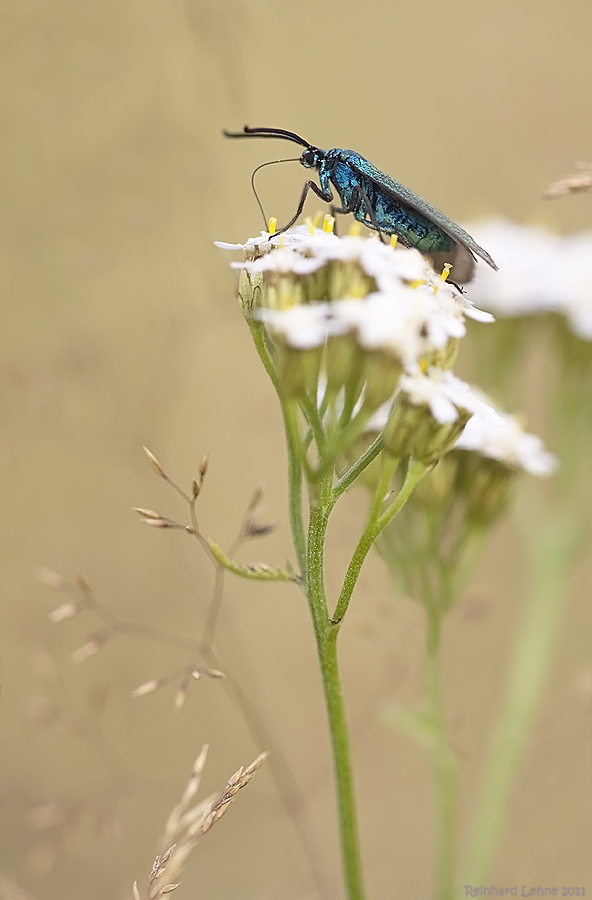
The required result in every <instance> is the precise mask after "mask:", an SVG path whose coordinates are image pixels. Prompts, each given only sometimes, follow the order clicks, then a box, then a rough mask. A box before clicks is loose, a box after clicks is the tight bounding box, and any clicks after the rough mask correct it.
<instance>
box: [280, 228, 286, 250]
mask: <svg viewBox="0 0 592 900" xmlns="http://www.w3.org/2000/svg"><path fill="white" fill-rule="evenodd" d="M285 237H286V235H285V232H283V231H282V236H281V238H280V250H283V249H284V247H285V246H286V241H285Z"/></svg>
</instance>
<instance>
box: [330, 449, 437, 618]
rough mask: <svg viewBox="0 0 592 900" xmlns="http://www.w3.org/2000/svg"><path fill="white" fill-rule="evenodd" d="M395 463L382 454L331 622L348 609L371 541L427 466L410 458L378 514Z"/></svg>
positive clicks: (402, 502)
mask: <svg viewBox="0 0 592 900" xmlns="http://www.w3.org/2000/svg"><path fill="white" fill-rule="evenodd" d="M397 464H398V460H396V459H394V458H393V457H386V458H385V461H384V463H383V470H382V474H381V478H380V482H379V485H378V488H377V489H376V492H375V494H374V499H373V501H372V507H371V511H370V514H369V516H368V521H367V522H366V527H365V528H364V531H363V533H362V537H361V538H360V540H359V542H358V546H357V547H356V549H355V552H354V555H353V556H352V559H351V562H350V564H349V566H348V569H347V572H346V575H345V578H344V580H343V586H342V588H341V593H340V595H339V600H338V601H337V606H336V607H335V612H334V613H333V617H332V621H333V624H334V625H339V623H340V622H341V620H342V619H343V617H344V615H345V613H346V612H347V608H348V606H349V602H350V600H351V597H352V594H353V591H354V588H355V586H356V583H357V581H358V577H359V574H360V571H361V569H362V565H363V564H364V560H365V559H366V557H367V556H368V553H369V551H370V548H371V547H372V545H373V543H374V541H375V540H376V538H377V537H378V535H379V534H380V532H381V531H382V530H383V529H384V528H385V527H386V526H387V525H388V523H389V522H390V521H391V520H392V519H393V518H394V517H395V516H396V515H397V513H398V512H399V510H401V509H402V507H403V506H404V505H405V503H406V502H407V500H408V499H409V497H410V496H411V494H412V493H413V490H414V489H415V486H416V485H417V483H418V482H419V480H420V479H421V478H422V476H423V475H424V474H425V472H426V469H427V466H426V465H425V464H424V463H421V462H418V461H417V460H413V459H410V460H409V468H408V469H407V475H406V476H405V481H404V482H403V486H402V487H401V490H400V491H399V493H398V495H397V497H396V499H395V500H394V501H393V502H392V503H391V505H390V506H389V507H388V508H387V509H386V510H385V512H384V513H382V515H380V509H381V507H382V504H383V501H384V497H385V495H386V486H387V485H388V482H389V481H390V478H391V476H392V473H393V472H394V470H395V468H396V466H397Z"/></svg>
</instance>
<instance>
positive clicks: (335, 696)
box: [306, 478, 364, 900]
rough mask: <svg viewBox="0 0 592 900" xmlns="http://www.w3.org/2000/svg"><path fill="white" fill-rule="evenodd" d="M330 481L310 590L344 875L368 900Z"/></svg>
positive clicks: (317, 525) (311, 545)
mask: <svg viewBox="0 0 592 900" xmlns="http://www.w3.org/2000/svg"><path fill="white" fill-rule="evenodd" d="M330 496H331V482H330V479H329V478H326V479H324V481H323V482H321V484H320V485H318V492H317V498H316V501H315V502H314V504H313V506H312V508H311V511H310V522H309V530H308V568H307V579H306V589H307V596H308V602H309V606H310V611H311V615H312V620H313V625H314V630H315V636H316V640H317V649H318V654H319V660H320V664H321V674H322V679H323V689H324V692H325V702H326V706H327V715H328V719H329V731H330V735H331V746H332V751H333V766H334V772H335V782H336V790H337V807H338V815H339V831H340V838H341V853H342V859H343V869H344V877H345V883H346V890H347V897H348V900H363V897H364V888H363V884H362V865H361V858H360V845H359V838H358V820H357V814H356V800H355V793H354V779H353V769H352V761H351V750H350V741H349V731H348V726H347V717H346V712H345V704H344V701H343V693H342V690H341V680H340V676H339V665H338V660H337V629H332V628H331V621H330V619H329V614H328V610H327V601H326V597H325V586H324V562H323V558H324V545H325V535H326V531H327V523H328V521H329V515H330V512H331V504H330Z"/></svg>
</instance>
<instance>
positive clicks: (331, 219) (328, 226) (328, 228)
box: [323, 213, 335, 234]
mask: <svg viewBox="0 0 592 900" xmlns="http://www.w3.org/2000/svg"><path fill="white" fill-rule="evenodd" d="M334 225H335V216H330V215H329V213H326V214H325V218H324V219H323V231H324V232H325V234H331V233H332V231H333V226H334Z"/></svg>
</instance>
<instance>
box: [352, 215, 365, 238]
mask: <svg viewBox="0 0 592 900" xmlns="http://www.w3.org/2000/svg"><path fill="white" fill-rule="evenodd" d="M361 233H362V223H361V222H356V220H355V219H354V220H353V222H352V223H351V225H350V226H349V236H350V237H359V236H360V235H361Z"/></svg>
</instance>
